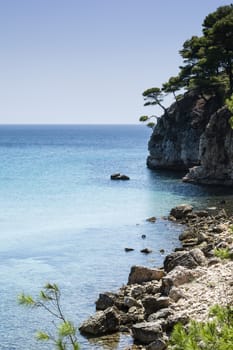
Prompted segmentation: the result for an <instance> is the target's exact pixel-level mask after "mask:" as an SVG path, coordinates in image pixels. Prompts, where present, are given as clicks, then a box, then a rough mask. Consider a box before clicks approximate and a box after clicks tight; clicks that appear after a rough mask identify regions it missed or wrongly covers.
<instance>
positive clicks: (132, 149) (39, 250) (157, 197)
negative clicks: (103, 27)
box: [0, 125, 233, 350]
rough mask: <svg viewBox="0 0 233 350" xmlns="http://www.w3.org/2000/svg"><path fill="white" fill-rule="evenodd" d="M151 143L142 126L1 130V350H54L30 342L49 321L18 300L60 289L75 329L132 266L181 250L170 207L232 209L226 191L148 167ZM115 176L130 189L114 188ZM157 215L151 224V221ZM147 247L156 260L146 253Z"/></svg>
mask: <svg viewBox="0 0 233 350" xmlns="http://www.w3.org/2000/svg"><path fill="white" fill-rule="evenodd" d="M149 135H150V130H148V129H146V128H145V127H143V126H141V125H140V126H94V125H92V126H1V127H0V159H1V170H0V232H1V244H0V278H1V282H2V283H1V287H0V314H1V322H0V337H1V349H3V350H10V349H11V350H13V349H17V350H23V349H35V350H36V349H51V346H49V345H42V344H41V343H39V344H38V343H37V342H36V341H35V340H34V338H33V334H34V332H35V330H37V329H38V328H39V329H41V328H42V329H44V328H45V329H46V328H47V327H51V326H50V320H49V319H48V317H47V315H45V314H44V313H42V312H41V311H40V310H24V308H22V307H19V306H18V305H17V295H18V294H19V293H20V292H22V291H24V292H25V293H31V294H32V295H36V294H37V292H38V291H39V290H40V289H41V287H42V286H43V285H44V284H45V283H46V282H48V281H50V282H56V283H57V284H59V286H60V288H61V290H62V305H63V308H64V310H65V313H66V314H67V315H68V316H69V318H70V319H72V320H73V321H74V322H75V324H77V325H79V324H80V322H81V321H83V320H84V319H85V318H86V317H88V316H89V315H90V314H92V313H93V312H94V302H95V300H96V299H97V297H98V294H99V293H100V292H103V291H106V290H112V291H114V290H116V289H117V288H118V287H120V286H121V285H122V284H125V283H127V278H128V274H129V271H130V267H131V266H132V265H135V264H138V265H139V264H142V265H147V266H160V265H161V264H162V261H163V255H161V253H160V249H161V248H163V249H165V252H166V253H167V252H169V251H171V250H172V249H173V248H174V247H175V246H178V245H179V242H178V234H179V232H180V227H179V226H176V225H172V224H171V223H169V222H167V221H164V220H162V219H161V217H162V216H163V215H167V214H168V213H169V210H170V208H171V207H172V206H175V205H177V204H180V203H183V202H187V203H191V204H193V205H195V206H196V207H200V208H203V207H206V206H212V205H217V206H220V205H219V203H220V201H221V200H222V199H225V200H226V207H228V208H231V203H232V198H233V197H232V193H230V192H229V190H226V189H223V188H216V187H215V188H211V187H200V186H194V185H190V184H184V183H182V182H181V180H180V178H181V174H180V173H177V174H174V173H173V174H171V173H168V172H162V171H160V172H158V171H157V172H155V171H151V170H149V169H147V168H146V165H145V161H146V156H147V141H148V138H149ZM115 172H121V173H125V174H127V175H129V176H130V181H122V182H120V181H111V180H110V174H112V173H115ZM154 215H155V216H156V217H157V218H158V220H157V222H156V223H155V224H151V223H148V222H146V221H145V219H146V218H148V217H150V216H154ZM142 234H145V235H146V239H142V238H141V236H142ZM125 247H132V248H134V249H135V250H134V251H132V252H130V253H126V252H125V251H124V248H125ZM145 247H148V248H151V249H152V250H153V252H152V254H149V255H144V254H142V253H140V250H141V249H142V248H145ZM116 337H118V336H116ZM79 341H80V343H81V346H82V349H122V348H124V344H127V343H129V342H130V341H131V339H130V338H129V337H128V336H119V338H117V339H114V340H111V343H110V345H108V342H106V340H103V339H99V340H95V339H91V340H89V341H88V340H87V339H85V338H83V337H82V336H81V335H79Z"/></svg>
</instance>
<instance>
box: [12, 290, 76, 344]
mask: <svg viewBox="0 0 233 350" xmlns="http://www.w3.org/2000/svg"><path fill="white" fill-rule="evenodd" d="M60 297H61V292H60V289H59V288H58V286H57V285H56V284H51V283H48V284H46V285H45V287H44V288H43V289H42V290H41V291H40V294H39V297H38V298H37V299H33V297H32V296H30V295H25V294H24V293H22V294H20V295H19V296H18V302H19V304H20V305H24V306H27V307H32V308H43V309H44V310H46V312H48V313H49V314H50V315H52V316H53V318H54V320H53V324H55V326H56V334H55V335H53V334H50V333H49V332H44V331H38V332H37V333H36V339H37V340H40V341H50V342H52V343H53V345H54V346H55V348H56V349H58V350H68V349H72V350H79V345H78V341H77V337H76V332H77V330H76V327H75V326H74V325H73V323H72V322H70V321H68V320H67V319H66V318H65V316H64V314H63V311H62V309H61V304H60ZM55 321H57V322H55Z"/></svg>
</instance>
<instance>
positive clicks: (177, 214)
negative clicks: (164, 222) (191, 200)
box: [170, 204, 193, 219]
mask: <svg viewBox="0 0 233 350" xmlns="http://www.w3.org/2000/svg"><path fill="white" fill-rule="evenodd" d="M192 210H193V207H192V206H191V205H189V204H181V205H178V206H177V207H175V208H172V209H171V212H170V215H171V216H173V217H174V218H176V219H183V218H184V217H185V216H186V215H187V214H188V213H191V212H192Z"/></svg>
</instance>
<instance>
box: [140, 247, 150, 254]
mask: <svg viewBox="0 0 233 350" xmlns="http://www.w3.org/2000/svg"><path fill="white" fill-rule="evenodd" d="M140 252H141V253H144V254H150V253H152V250H151V249H149V248H144V249H142V250H140Z"/></svg>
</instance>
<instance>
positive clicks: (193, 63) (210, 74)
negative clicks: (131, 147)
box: [140, 4, 233, 127]
mask: <svg viewBox="0 0 233 350" xmlns="http://www.w3.org/2000/svg"><path fill="white" fill-rule="evenodd" d="M202 27H203V29H202V34H203V35H202V36H200V37H198V36H192V37H191V38H190V39H188V40H186V41H185V42H184V44H183V47H182V49H181V50H180V55H181V56H182V58H183V65H182V66H181V67H179V68H180V71H179V73H178V75H177V76H174V77H170V79H169V80H168V81H167V82H165V83H164V84H163V85H162V87H161V88H159V87H152V88H150V89H147V90H145V91H144V92H143V97H144V100H145V103H144V105H145V106H148V105H158V106H160V107H161V108H162V109H163V111H164V112H165V113H166V108H165V107H164V105H163V99H164V97H165V96H166V95H167V94H169V93H172V94H173V96H174V98H175V100H176V102H177V103H179V98H180V95H177V92H179V91H180V90H181V92H190V91H193V92H194V93H195V94H196V95H198V96H200V97H202V98H204V99H205V100H208V99H209V98H211V97H216V99H217V100H218V103H219V108H220V107H222V106H223V105H224V104H225V101H226V99H229V98H230V96H231V95H232V93H233V4H230V5H226V6H221V7H219V8H218V9H217V10H216V11H215V12H213V13H210V14H209V15H207V16H206V18H205V19H204V21H203V24H202ZM151 117H154V116H142V117H141V118H140V121H142V122H147V121H149V119H151ZM153 125H154V124H153V123H151V122H150V123H149V124H148V126H150V127H153Z"/></svg>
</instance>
